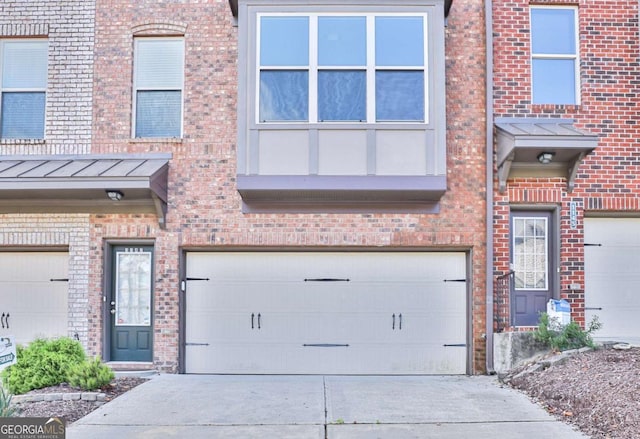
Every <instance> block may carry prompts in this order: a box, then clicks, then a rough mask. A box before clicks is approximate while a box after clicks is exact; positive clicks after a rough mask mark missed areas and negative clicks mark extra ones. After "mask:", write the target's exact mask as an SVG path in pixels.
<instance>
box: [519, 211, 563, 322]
mask: <svg viewBox="0 0 640 439" xmlns="http://www.w3.org/2000/svg"><path fill="white" fill-rule="evenodd" d="M551 219H552V217H551V213H550V212H513V213H512V214H511V260H512V262H513V269H514V271H515V275H514V281H513V283H512V290H511V316H512V320H513V322H512V323H513V324H514V325H515V326H536V325H537V324H538V320H539V318H540V313H541V312H545V311H546V309H547V302H548V301H549V299H550V298H551V297H552V291H553V275H552V273H551V267H552V266H553V264H552V260H551V259H552V252H551V241H552V240H551V236H550V235H551V230H552V228H551Z"/></svg>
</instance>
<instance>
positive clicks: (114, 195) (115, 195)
mask: <svg viewBox="0 0 640 439" xmlns="http://www.w3.org/2000/svg"><path fill="white" fill-rule="evenodd" d="M106 192H107V197H109V199H110V200H111V201H120V200H122V198H123V197H124V194H123V193H122V192H120V191H116V190H107V191H106Z"/></svg>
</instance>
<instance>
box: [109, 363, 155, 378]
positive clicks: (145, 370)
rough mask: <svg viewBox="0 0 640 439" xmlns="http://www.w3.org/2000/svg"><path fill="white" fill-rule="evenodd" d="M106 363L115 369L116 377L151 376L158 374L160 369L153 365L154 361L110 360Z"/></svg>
mask: <svg viewBox="0 0 640 439" xmlns="http://www.w3.org/2000/svg"><path fill="white" fill-rule="evenodd" d="M105 364H106V365H107V366H109V367H110V368H111V370H113V373H114V374H115V375H116V378H122V377H138V378H151V377H152V376H154V375H158V371H157V370H156V369H155V367H154V366H153V363H144V362H137V361H135V362H134V361H109V362H107V363H105Z"/></svg>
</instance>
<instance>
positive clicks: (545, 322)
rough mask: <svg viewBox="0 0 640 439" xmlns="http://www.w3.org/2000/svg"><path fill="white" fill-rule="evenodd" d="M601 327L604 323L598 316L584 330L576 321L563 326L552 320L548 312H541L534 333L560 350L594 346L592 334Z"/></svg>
mask: <svg viewBox="0 0 640 439" xmlns="http://www.w3.org/2000/svg"><path fill="white" fill-rule="evenodd" d="M601 327H602V324H601V323H600V321H599V320H598V317H597V316H596V317H594V318H593V320H591V322H589V324H588V325H587V329H586V330H584V329H582V328H581V327H580V325H579V324H578V323H576V322H574V321H571V322H570V323H569V324H568V325H566V326H564V327H561V326H560V325H558V324H557V323H556V322H553V321H551V319H550V318H549V315H548V314H547V313H541V314H540V321H539V323H538V329H537V331H536V332H535V333H534V336H535V339H536V340H538V341H541V342H542V343H544V344H546V345H547V346H549V347H550V348H552V349H555V350H558V351H566V350H568V349H579V348H583V347H591V348H593V347H595V343H594V342H593V339H592V338H591V334H592V333H594V332H595V331H597V330H598V329H600V328H601Z"/></svg>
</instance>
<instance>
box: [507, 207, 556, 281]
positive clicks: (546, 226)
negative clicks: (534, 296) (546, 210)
mask: <svg viewBox="0 0 640 439" xmlns="http://www.w3.org/2000/svg"><path fill="white" fill-rule="evenodd" d="M531 220H533V221H539V220H540V221H543V222H544V231H545V236H544V239H545V242H544V259H545V268H544V270H545V271H544V273H545V280H544V282H545V283H544V287H538V288H536V287H527V285H526V281H525V282H524V286H523V287H517V286H515V284H514V289H515V290H518V291H521V290H523V291H534V290H539V291H545V290H548V289H549V277H550V276H551V270H550V264H549V239H550V238H549V220H548V218H546V217H541V216H515V217H513V219H512V225H511V227H512V238H511V240H512V242H511V246H512V249H513V264H514V269H515V271H516V272H518V271H521V272H522V273H523V274H524V273H526V272H525V271H523V267H519V266H518V264H517V260H516V254H515V252H516V233H515V231H516V226H515V222H516V221H523V223H524V227H525V228H526V225H527V223H528V221H531ZM534 272H535V271H534ZM525 277H526V276H525Z"/></svg>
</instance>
